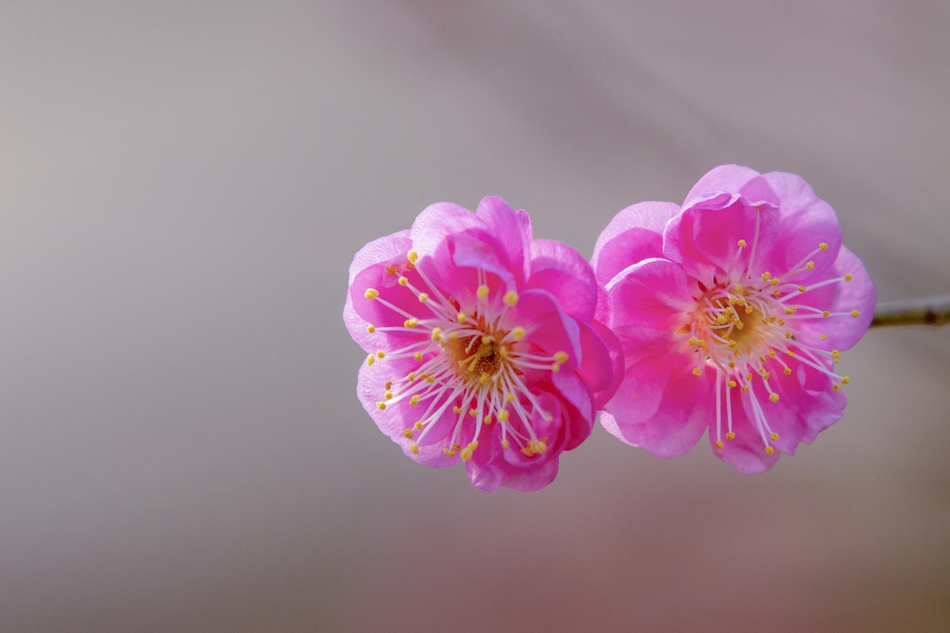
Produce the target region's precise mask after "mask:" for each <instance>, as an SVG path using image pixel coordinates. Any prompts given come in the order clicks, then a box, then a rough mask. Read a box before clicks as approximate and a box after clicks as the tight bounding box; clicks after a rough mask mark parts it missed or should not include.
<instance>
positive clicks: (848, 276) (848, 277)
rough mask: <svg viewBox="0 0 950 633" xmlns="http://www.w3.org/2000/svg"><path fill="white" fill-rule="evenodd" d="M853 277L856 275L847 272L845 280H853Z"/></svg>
mask: <svg viewBox="0 0 950 633" xmlns="http://www.w3.org/2000/svg"><path fill="white" fill-rule="evenodd" d="M852 279H854V275H852V274H851V273H845V276H844V280H845V281H851V280H852Z"/></svg>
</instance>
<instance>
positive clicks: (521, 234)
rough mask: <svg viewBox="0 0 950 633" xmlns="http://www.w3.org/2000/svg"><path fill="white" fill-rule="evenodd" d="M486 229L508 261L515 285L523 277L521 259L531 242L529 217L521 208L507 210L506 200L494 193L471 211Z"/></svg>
mask: <svg viewBox="0 0 950 633" xmlns="http://www.w3.org/2000/svg"><path fill="white" fill-rule="evenodd" d="M475 217H477V218H478V219H479V220H481V221H482V223H483V225H484V226H485V228H486V230H487V231H488V232H489V233H490V234H491V235H494V236H495V237H496V238H497V239H498V241H499V243H500V245H501V247H502V249H503V250H504V252H505V254H506V255H507V259H508V261H509V262H511V272H512V273H513V274H514V276H515V281H516V283H517V284H518V285H521V284H523V283H524V279H525V278H526V276H527V271H526V266H525V260H526V257H525V256H526V253H527V252H528V249H529V244H530V243H531V238H532V235H531V219H530V218H529V217H528V214H527V213H525V212H524V211H520V212H515V211H512V210H511V207H509V206H508V203H507V202H505V201H504V200H502V199H501V198H499V197H497V196H490V197H487V198H484V199H483V200H482V201H481V202H480V203H479V204H478V209H477V210H476V212H475Z"/></svg>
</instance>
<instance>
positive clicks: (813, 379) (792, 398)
mask: <svg viewBox="0 0 950 633" xmlns="http://www.w3.org/2000/svg"><path fill="white" fill-rule="evenodd" d="M789 366H790V367H791V368H792V370H793V372H792V374H791V375H789V376H787V375H785V374H784V373H783V372H777V373H774V374H772V377H771V378H770V380H769V382H770V383H773V385H772V388H773V389H774V390H775V393H777V394H779V400H778V401H777V402H772V401H770V400H769V399H768V397H767V394H766V393H764V390H763V392H762V393H757V394H756V396H757V398H758V402H759V404H760V405H761V408H762V412H763V413H764V414H765V419H766V420H767V421H768V423H769V427H770V428H771V429H772V430H773V431H775V432H776V433H778V434H779V439H778V440H775V441H772V442H771V443H772V444H773V445H775V446H777V447H778V448H779V449H780V450H781V451H782V452H783V453H786V454H788V455H794V454H795V449H796V448H797V446H798V444H799V443H801V442H804V443H806V444H810V443H811V442H812V441H813V440H814V439H815V438H816V437H817V436H818V433H820V432H821V431H823V430H824V429H826V428H828V427H829V426H831V425H832V424H834V423H835V422H837V421H838V420H840V419H841V417H842V416H843V415H844V407H845V405H846V404H847V403H848V399H847V396H845V394H844V392H843V391H833V390H832V384H833V383H832V380H831V379H830V378H829V377H828V376H826V375H825V374H823V373H821V372H819V371H818V370H816V369H813V368H811V367H808V366H806V365H804V364H802V363H796V362H794V361H793V362H792V363H789Z"/></svg>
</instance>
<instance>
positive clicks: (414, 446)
mask: <svg viewBox="0 0 950 633" xmlns="http://www.w3.org/2000/svg"><path fill="white" fill-rule="evenodd" d="M409 452H410V453H412V454H413V455H418V454H419V444H417V443H416V442H410V443H409Z"/></svg>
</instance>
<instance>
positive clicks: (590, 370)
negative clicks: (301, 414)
mask: <svg viewBox="0 0 950 633" xmlns="http://www.w3.org/2000/svg"><path fill="white" fill-rule="evenodd" d="M599 296H600V297H603V296H604V295H603V290H602V288H601V287H600V286H599V285H598V284H597V281H596V279H595V277H594V274H593V271H592V270H591V268H590V265H589V264H588V263H587V262H586V261H585V260H584V258H583V257H581V256H580V255H579V254H578V253H577V251H575V250H574V249H572V248H570V247H568V246H566V245H564V244H562V243H560V242H554V241H550V240H540V239H534V238H533V236H532V229H531V221H530V219H529V217H528V214H527V213H525V212H524V211H512V210H511V209H510V208H509V207H508V205H507V204H506V203H505V202H504V201H503V200H501V199H500V198H485V199H484V200H482V202H481V204H479V206H478V211H477V213H475V214H473V213H472V212H470V211H468V210H467V209H463V208H462V207H459V206H457V205H454V204H449V203H440V204H434V205H431V206H429V207H428V208H426V209H425V210H424V211H423V212H422V213H421V214H420V215H419V217H418V218H416V221H415V222H414V223H413V226H412V229H411V230H408V231H400V232H398V233H394V234H392V235H390V236H388V237H383V238H380V239H378V240H376V241H374V242H371V243H369V244H367V245H366V246H365V247H364V248H363V249H362V250H360V251H359V252H358V253H357V254H356V257H355V259H354V260H353V264H352V265H351V267H350V278H349V292H348V293H347V299H346V306H345V308H344V314H343V317H344V321H345V322H346V326H347V328H348V329H349V331H350V334H351V336H352V337H353V339H354V340H355V341H356V342H357V343H359V344H360V345H361V346H362V347H363V349H364V350H365V351H366V352H368V354H369V355H368V356H367V357H366V362H365V363H364V364H363V367H362V368H361V370H360V373H359V384H358V388H357V391H358V394H359V398H360V400H361V401H362V403H363V406H364V408H365V409H366V411H367V412H368V413H369V414H370V416H371V417H372V418H373V419H374V420H375V422H376V424H377V425H378V426H379V428H380V430H381V431H382V432H383V433H385V434H386V435H388V436H389V437H390V438H392V439H393V441H394V442H396V443H397V444H399V445H400V446H401V447H402V449H403V451H404V452H405V454H406V455H407V456H409V457H411V458H412V459H414V460H416V461H417V462H420V463H423V464H426V465H428V466H436V467H441V466H450V465H452V464H455V463H457V462H464V464H465V469H466V472H467V473H468V475H469V477H470V478H471V480H472V484H473V485H474V486H475V487H476V488H480V489H483V490H488V491H495V490H497V489H498V488H499V487H501V486H506V487H509V488H514V489H517V490H525V491H527V490H537V489H540V488H543V487H544V486H546V485H547V484H549V483H551V482H552V481H553V480H554V478H555V476H556V475H557V469H558V457H559V455H560V454H561V452H563V451H566V450H571V449H572V448H575V447H577V446H578V445H579V444H580V443H581V442H583V441H584V440H585V439H586V438H587V437H588V436H589V435H590V432H591V427H592V425H593V419H594V412H595V411H596V410H597V408H598V407H600V406H603V404H604V403H605V402H606V401H607V400H608V399H609V398H610V396H611V395H613V393H614V392H615V391H616V388H617V386H618V384H619V381H620V377H621V372H622V370H623V368H622V363H621V361H620V354H621V352H620V350H619V344H618V343H617V341H616V339H615V338H614V337H613V335H612V334H611V333H610V331H609V330H607V329H606V327H605V326H603V325H601V324H600V323H599V322H597V321H596V320H594V314H595V310H596V309H597V306H598V297H599Z"/></svg>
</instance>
